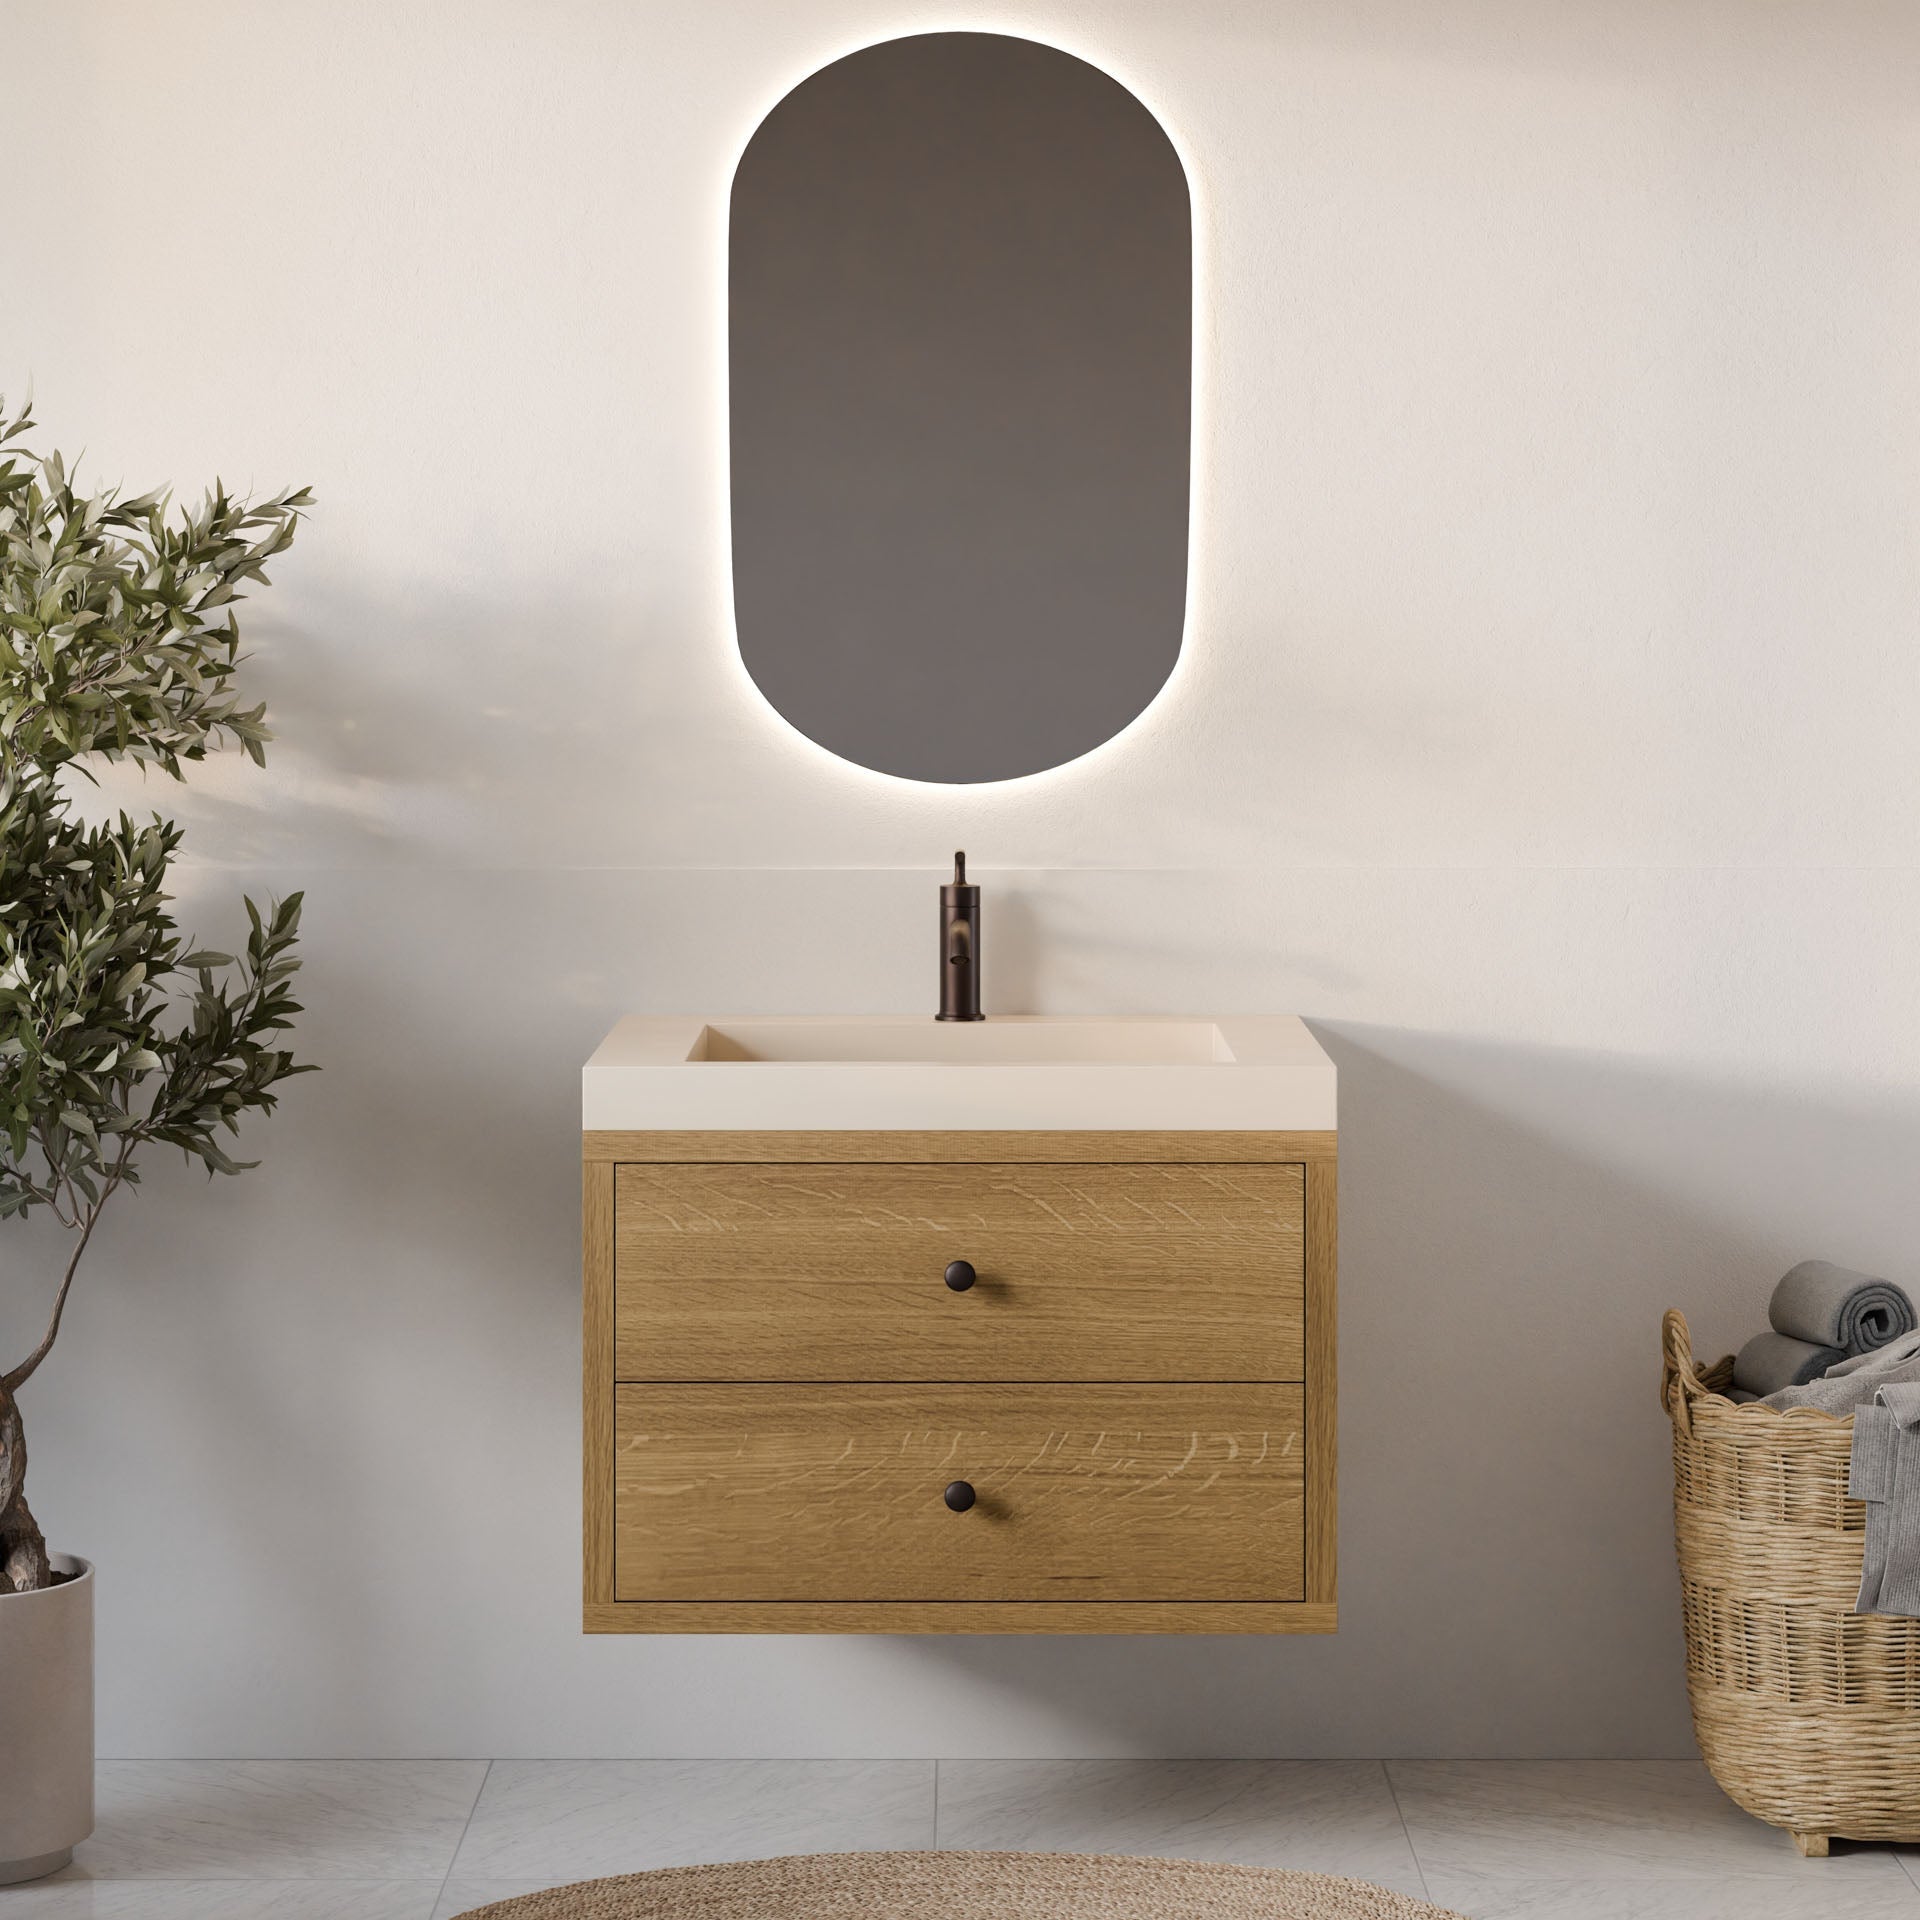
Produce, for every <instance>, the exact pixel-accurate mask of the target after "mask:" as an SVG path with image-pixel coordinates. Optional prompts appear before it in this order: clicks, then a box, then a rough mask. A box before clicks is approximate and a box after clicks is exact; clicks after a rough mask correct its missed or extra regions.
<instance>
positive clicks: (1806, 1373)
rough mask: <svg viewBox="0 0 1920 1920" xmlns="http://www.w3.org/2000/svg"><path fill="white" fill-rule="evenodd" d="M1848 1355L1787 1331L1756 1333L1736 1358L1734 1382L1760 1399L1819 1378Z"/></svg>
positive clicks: (1734, 1359)
mask: <svg viewBox="0 0 1920 1920" xmlns="http://www.w3.org/2000/svg"><path fill="white" fill-rule="evenodd" d="M1846 1357H1847V1356H1846V1355H1845V1354H1844V1353H1843V1352H1842V1351H1841V1350H1840V1349H1839V1348H1838V1347H1817V1346H1815V1345H1814V1344H1813V1342H1812V1341H1810V1340H1795V1339H1794V1338H1793V1337H1792V1336H1791V1335H1789V1334H1784V1333H1756V1334H1755V1335H1754V1336H1753V1338H1752V1339H1751V1340H1749V1341H1748V1342H1747V1344H1746V1345H1745V1346H1744V1347H1742V1348H1741V1349H1740V1351H1739V1352H1738V1353H1737V1354H1735V1355H1734V1357H1733V1384H1734V1385H1735V1386H1736V1387H1741V1388H1744V1389H1745V1390H1746V1391H1747V1392H1748V1393H1750V1394H1752V1395H1753V1396H1754V1397H1755V1398H1756V1399H1759V1398H1761V1397H1763V1396H1764V1395H1766V1394H1769V1393H1778V1392H1779V1391H1780V1389H1781V1388H1782V1387H1800V1386H1804V1385H1805V1384H1806V1383H1807V1382H1808V1381H1809V1380H1817V1379H1819V1377H1820V1376H1821V1375H1822V1374H1823V1373H1825V1372H1826V1370H1827V1369H1828V1368H1829V1367H1831V1366H1833V1365H1834V1364H1835V1363H1836V1362H1838V1361H1841V1360H1844V1359H1845V1358H1846Z"/></svg>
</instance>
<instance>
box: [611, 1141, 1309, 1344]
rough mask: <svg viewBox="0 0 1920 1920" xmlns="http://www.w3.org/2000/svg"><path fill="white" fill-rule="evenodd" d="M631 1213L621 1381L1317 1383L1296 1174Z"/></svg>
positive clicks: (1029, 1178)
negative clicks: (954, 1284)
mask: <svg viewBox="0 0 1920 1920" xmlns="http://www.w3.org/2000/svg"><path fill="white" fill-rule="evenodd" d="M616 1195H617V1214H616V1230H615V1243H614V1245H615V1254H614V1267H615V1279H616V1293H615V1369H616V1374H617V1377H618V1378H620V1379H623V1380H1298V1379H1300V1378H1301V1377H1302V1375H1301V1345H1302V1332H1301V1316H1302V1307H1301V1301H1302V1293H1303V1277H1302V1258H1303V1255H1302V1238H1303V1236H1302V1231H1301V1224H1302V1213H1303V1200H1304V1182H1303V1179H1302V1174H1301V1169H1300V1168H1299V1167H1298V1166H1295V1165H1277V1164H1276V1165H1261V1164H1254V1165H1244V1166H1232V1165H1212V1166H1195V1165H1179V1166H1174V1165H1165V1164H1151V1163H1150V1164H1144V1165H1127V1166H1087V1165H1059V1164H1047V1165H1000V1164H979V1165H965V1166H961V1165H920V1166H903V1165H892V1164H887V1165H865V1166H860V1165H847V1164H832V1165H822V1164H813V1165H804V1166H792V1165H786V1166H771V1165H744V1166H667V1165H645V1166H639V1165H627V1166H622V1167H621V1168H620V1169H619V1175H618V1181H617V1187H616ZM956 1260H964V1261H967V1262H969V1263H970V1264H971V1265H972V1266H973V1268H974V1270H975V1272H976V1274H977V1275H978V1279H977V1280H976V1282H975V1284H974V1285H973V1286H972V1287H971V1288H969V1289H968V1290H966V1291H965V1292H953V1291H951V1290H950V1289H949V1288H948V1287H947V1285H946V1282H945V1279H944V1275H945V1272H946V1268H947V1265H948V1263H949V1262H951V1261H956Z"/></svg>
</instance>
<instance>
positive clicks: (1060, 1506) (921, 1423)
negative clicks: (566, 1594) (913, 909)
mask: <svg viewBox="0 0 1920 1920" xmlns="http://www.w3.org/2000/svg"><path fill="white" fill-rule="evenodd" d="M1301 1416H1302V1390H1301V1389H1300V1388H1299V1387H1298V1386H1291V1385H1246V1384H1237V1385H1221V1386H1209V1385H1178V1386H1163V1385H1154V1386H1137V1385H1113V1386H1086V1385H1057V1384H1053V1383H1046V1384H1038V1385H1025V1384H1022V1385H1011V1386H1009V1385H995V1386H979V1385H965V1386H847V1385H838V1384H834V1385H813V1384H802V1385H780V1386H764V1385H763V1386H735V1385H726V1384H717V1385H716V1384H698V1385H695V1384H687V1385H679V1384H661V1385H632V1386H622V1387H619V1388H617V1389H616V1390H615V1403H614V1449H615V1452H614V1596H615V1598H616V1599H617V1600H658V1601H698V1600H713V1601H754V1600H757V1601H831V1600H847V1601H856V1600H857V1601H882V1600H973V1601H996V1600H1022V1601H1048V1600H1058V1601H1069V1600H1080V1601H1085V1600H1160V1601H1173V1600H1191V1601H1232V1600H1241V1601H1246V1600H1269V1601H1274V1600H1298V1599H1300V1598H1302V1597H1303V1593H1304V1582H1303V1577H1302V1559H1303V1544H1304V1543H1303V1525H1302V1491H1301V1489H1302V1453H1303V1440H1302V1431H1301V1427H1302V1419H1301ZM956 1481H964V1482H967V1483H968V1484H969V1485H970V1486H971V1487H972V1488H973V1489H974V1492H975V1496H976V1497H975V1501H974V1504H973V1506H972V1507H971V1508H970V1509H969V1510H967V1511H965V1512H953V1511H951V1510H950V1509H949V1508H948V1506H947V1504H946V1501H945V1499H944V1497H943V1496H944V1493H945V1490H946V1489H947V1487H948V1486H949V1485H950V1484H951V1483H953V1482H956Z"/></svg>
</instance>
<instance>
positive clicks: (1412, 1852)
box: [1380, 1760, 1433, 1900]
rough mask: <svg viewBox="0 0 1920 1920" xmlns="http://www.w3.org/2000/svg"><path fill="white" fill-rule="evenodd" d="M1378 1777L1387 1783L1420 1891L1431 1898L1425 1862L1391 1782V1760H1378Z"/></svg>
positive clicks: (1395, 1816) (1398, 1793) (1426, 1897)
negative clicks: (1418, 1878) (1417, 1877)
mask: <svg viewBox="0 0 1920 1920" xmlns="http://www.w3.org/2000/svg"><path fill="white" fill-rule="evenodd" d="M1380 1777H1381V1779H1382V1780H1384V1781H1385V1782H1386V1783H1387V1797H1388V1799H1390V1800H1391V1801H1392V1802H1393V1816H1394V1818H1395V1819H1396V1820H1398V1821H1399V1822H1400V1834H1401V1837H1402V1838H1403V1839H1404V1840H1405V1841H1406V1843H1407V1857H1408V1858H1409V1859H1410V1860H1412V1862H1413V1870H1414V1872H1415V1873H1417V1874H1418V1875H1419V1876H1420V1892H1421V1895H1422V1897H1423V1898H1424V1899H1427V1900H1431V1899H1432V1898H1433V1889H1432V1888H1431V1887H1429V1886H1428V1885H1427V1863H1426V1862H1425V1861H1424V1860H1422V1859H1421V1858H1420V1849H1419V1848H1418V1847H1416V1846H1415V1845H1414V1844H1413V1829H1412V1828H1411V1827H1410V1826H1408V1825H1407V1813H1406V1809H1405V1808H1404V1807H1403V1806H1401V1804H1400V1789H1399V1788H1398V1787H1396V1786H1395V1785H1394V1784H1393V1762H1392V1761H1391V1760H1382V1761H1381V1762H1380Z"/></svg>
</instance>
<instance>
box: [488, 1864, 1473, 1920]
mask: <svg viewBox="0 0 1920 1920" xmlns="http://www.w3.org/2000/svg"><path fill="white" fill-rule="evenodd" d="M479 1916H484V1917H485V1920H1459V1916H1458V1915H1454V1914H1449V1913H1447V1912H1446V1911H1445V1910H1444V1909H1442V1908H1440V1907H1430V1906H1428V1905H1427V1904H1426V1902H1425V1901H1423V1900H1413V1899H1410V1898H1408V1896H1407V1895H1406V1894H1404V1893H1389V1892H1388V1891H1387V1890H1386V1888H1384V1887H1370V1886H1368V1885H1366V1884H1365V1882H1363V1881H1360V1880H1340V1879H1335V1878H1334V1877H1332V1876H1331V1875H1328V1874H1324V1873H1293V1872H1284V1871H1279V1870H1276V1869H1273V1868H1270V1867H1216V1866H1208V1865H1204V1864H1202V1863H1200V1862H1198V1861H1193V1860H1128V1859H1122V1858H1116V1857H1113V1856H1111V1855H1106V1854H1090V1853H819V1854H804V1855H800V1856H797V1857H795V1858H793V1859H789V1860H743V1861H740V1862H738V1863H736V1864H733V1865H729V1866H719V1867H667V1868H664V1869H663V1870H661V1871H660V1872H658V1873H634V1874H628V1875H626V1876H625V1877H624V1878H622V1879H619V1880H584V1881H582V1882H580V1883H579V1884H578V1885H577V1886H571V1887H552V1888H549V1889H548V1890H547V1891H546V1892H545V1893H528V1894H522V1895H521V1896H520V1898H519V1899H517V1900H501V1901H497V1902H495V1904H494V1905H492V1906H490V1907H475V1908H474V1909H473V1910H472V1913H471V1914H470V1915H468V1916H466V1917H465V1920H479Z"/></svg>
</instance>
